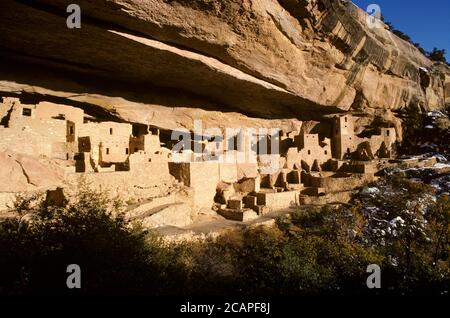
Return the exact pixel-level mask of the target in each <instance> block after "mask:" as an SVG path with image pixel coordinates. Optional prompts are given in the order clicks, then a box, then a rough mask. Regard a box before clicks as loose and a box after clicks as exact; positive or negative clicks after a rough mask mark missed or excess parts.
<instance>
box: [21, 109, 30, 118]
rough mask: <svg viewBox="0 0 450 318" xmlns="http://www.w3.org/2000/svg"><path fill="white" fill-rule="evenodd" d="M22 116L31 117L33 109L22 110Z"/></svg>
mask: <svg viewBox="0 0 450 318" xmlns="http://www.w3.org/2000/svg"><path fill="white" fill-rule="evenodd" d="M22 115H23V116H27V117H31V108H23V109H22Z"/></svg>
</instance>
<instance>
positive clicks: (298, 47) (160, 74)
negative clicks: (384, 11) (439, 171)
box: [0, 0, 450, 136]
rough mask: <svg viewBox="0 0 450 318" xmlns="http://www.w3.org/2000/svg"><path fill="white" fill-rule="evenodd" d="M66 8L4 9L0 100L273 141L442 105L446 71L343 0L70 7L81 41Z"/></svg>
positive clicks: (52, 1)
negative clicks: (300, 127)
mask: <svg viewBox="0 0 450 318" xmlns="http://www.w3.org/2000/svg"><path fill="white" fill-rule="evenodd" d="M72 2H73V1H64V0H35V1H25V0H17V1H13V0H4V1H2V3H1V10H0V45H1V51H2V53H1V54H2V59H1V60H2V62H1V64H2V65H1V73H0V75H1V76H0V91H1V92H2V93H10V94H16V95H20V94H21V95H24V96H27V97H33V96H34V97H35V98H37V99H47V100H48V99H52V98H53V99H57V101H58V102H61V103H66V104H73V103H78V102H82V103H84V104H85V105H89V107H94V108H95V107H97V108H99V109H101V110H106V111H107V112H109V113H112V114H114V115H116V116H118V117H121V118H122V119H125V120H128V121H133V122H142V123H146V124H152V125H155V126H158V127H161V128H164V129H175V128H177V127H180V126H182V127H187V128H192V126H193V120H194V119H202V120H203V121H204V123H205V125H206V126H219V127H229V126H242V125H245V126H250V127H252V126H277V127H279V128H282V129H283V128H285V127H288V128H289V126H292V125H296V124H297V120H307V119H320V117H321V116H323V115H326V114H328V113H336V112H340V111H360V112H363V113H366V114H368V115H370V117H373V116H385V117H386V118H390V120H392V119H393V118H394V117H393V116H391V114H390V110H393V111H396V110H398V109H401V108H404V107H407V106H409V105H411V104H412V105H415V106H418V107H420V108H422V109H423V110H435V109H438V108H440V107H442V106H444V105H445V102H446V98H447V102H448V98H449V96H448V95H450V94H449V92H448V90H449V82H450V72H449V69H448V68H447V67H446V66H443V65H434V64H433V63H432V62H431V61H429V60H428V59H427V58H426V57H425V56H423V55H422V54H421V53H420V52H419V51H418V50H417V49H416V48H415V47H414V46H412V45H410V44H409V43H407V42H405V41H403V40H401V39H399V38H398V37H396V36H395V35H393V34H392V33H391V32H390V31H389V30H388V28H387V27H385V26H382V27H381V28H373V29H370V28H369V27H368V26H367V22H366V14H365V13H364V12H363V11H362V10H359V9H358V8H357V7H356V6H354V5H353V4H352V3H351V2H349V1H331V0H318V1H316V0H309V1H307V0H278V1H276V0H226V1H225V0H222V1H220V0H147V1H144V0H109V1H100V0H98V1H87V0H79V1H77V3H78V4H79V5H80V7H81V10H82V11H81V12H82V28H81V29H68V28H67V27H66V18H67V16H68V13H66V7H67V5H68V4H69V3H72ZM446 87H447V96H446V95H445V93H446V92H445V90H446ZM394 121H395V118H394ZM397 127H398V123H397ZM288 128H287V129H288ZM399 135H400V136H401V134H399Z"/></svg>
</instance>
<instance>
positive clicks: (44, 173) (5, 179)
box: [0, 152, 64, 192]
mask: <svg viewBox="0 0 450 318" xmlns="http://www.w3.org/2000/svg"><path fill="white" fill-rule="evenodd" d="M63 177H64V172H63V170H62V169H60V168H59V167H58V166H57V165H56V164H52V163H51V162H50V161H47V160H39V159H37V158H34V157H31V156H27V155H19V154H13V153H9V152H0V180H1V182H0V192H22V191H30V190H39V189H45V188H50V187H56V186H58V185H60V184H61V183H62V180H63Z"/></svg>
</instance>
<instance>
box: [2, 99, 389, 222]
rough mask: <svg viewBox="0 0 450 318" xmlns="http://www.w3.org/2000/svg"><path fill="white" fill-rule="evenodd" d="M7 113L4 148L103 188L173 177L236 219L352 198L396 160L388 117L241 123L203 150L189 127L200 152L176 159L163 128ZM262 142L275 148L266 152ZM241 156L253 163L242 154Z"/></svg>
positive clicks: (50, 107) (44, 108)
mask: <svg viewBox="0 0 450 318" xmlns="http://www.w3.org/2000/svg"><path fill="white" fill-rule="evenodd" d="M0 118H1V126H0V151H13V152H15V153H19V154H26V155H30V156H34V157H40V158H47V159H49V160H54V161H57V162H58V163H59V165H60V166H62V167H63V168H64V179H65V180H75V178H77V177H78V176H80V175H83V176H86V177H87V178H88V179H89V180H90V181H92V182H94V183H95V184H101V186H103V187H105V188H108V187H113V188H114V187H116V188H118V187H131V188H132V187H135V188H136V185H135V184H134V183H133V182H136V180H143V182H147V183H148V182H150V183H151V185H150V184H149V185H148V186H140V187H141V188H142V189H144V188H145V189H147V190H148V189H150V188H152V189H153V188H158V187H162V186H163V185H164V184H172V183H174V182H175V183H177V184H179V185H180V186H181V187H184V188H185V189H188V195H187V196H188V197H189V200H190V203H191V205H192V206H195V207H197V208H199V209H201V208H208V209H214V210H215V211H216V212H217V213H218V214H220V215H222V216H224V217H225V218H228V219H232V220H237V221H247V220H251V219H254V218H256V217H258V216H261V215H264V214H265V213H268V212H271V211H278V210H283V209H289V208H290V207H293V206H298V205H302V204H327V203H334V202H346V201H348V200H349V198H350V195H351V191H352V190H354V189H355V188H357V187H359V186H362V185H363V184H365V183H367V182H370V181H372V180H374V178H375V174H376V173H377V172H378V171H379V170H380V169H381V168H382V167H383V166H384V165H387V164H389V162H392V159H393V158H394V156H395V145H396V141H397V133H396V129H395V128H394V127H393V126H391V125H390V124H389V123H385V124H384V125H381V126H380V125H377V127H378V128H375V129H374V128H371V127H368V128H366V129H364V130H363V131H360V132H359V133H358V132H357V131H355V130H356V128H355V127H356V126H355V123H356V122H357V121H358V120H359V119H361V118H360V117H358V116H357V115H356V114H350V113H348V114H336V115H332V116H329V118H327V120H326V121H325V122H303V123H301V125H299V127H297V129H295V130H293V131H279V133H277V134H276V135H271V134H269V135H266V136H262V135H260V134H259V135H257V136H247V135H246V134H242V132H243V130H241V131H239V132H238V133H237V134H236V135H235V136H232V137H231V138H228V137H229V136H228V137H227V138H223V139H222V140H220V139H216V140H212V141H210V140H211V138H210V136H200V137H201V145H200V147H195V145H194V142H195V140H196V138H194V134H191V137H192V140H190V141H189V144H191V145H192V149H194V151H192V150H183V151H181V154H182V156H183V158H184V160H182V161H180V160H179V158H178V159H177V160H175V159H174V149H175V145H176V143H177V142H178V140H169V139H168V138H167V137H164V138H162V137H161V134H160V130H159V129H158V128H157V127H154V126H151V125H144V124H138V123H125V122H114V121H101V120H97V119H96V118H94V117H92V116H89V115H87V114H85V113H84V111H83V110H82V109H80V108H77V107H72V106H66V105H59V104H54V103H50V102H40V103H38V104H36V105H28V104H22V103H21V102H20V100H19V99H18V98H12V97H4V98H3V102H2V103H0ZM358 127H361V126H360V125H358ZM167 133H168V132H165V134H166V135H167ZM197 137H199V136H197ZM162 139H163V140H162ZM197 139H198V138H197ZM273 140H276V141H277V142H276V143H275V145H278V148H279V149H275V148H273V145H274V144H273V143H271V141H273ZM264 141H265V142H266V143H267V142H268V141H269V144H268V147H267V149H268V150H269V152H268V153H267V151H261V149H264V147H262V146H261V145H262V143H263V142H264ZM271 145H272V146H271ZM272 148H273V149H272ZM195 149H200V152H201V155H200V156H198V154H196V153H195ZM218 149H221V152H220V153H221V154H220V155H219V156H218V155H217V153H215V152H216V151H217V150H218ZM267 149H266V150H267ZM230 155H231V158H234V159H232V160H231V161H230V160H229V158H230ZM239 155H243V157H244V158H246V160H245V161H242V160H237V159H236V158H238V157H239ZM224 156H227V158H228V159H227V160H222V159H223V157H224ZM199 158H200V159H199ZM267 165H269V167H270V168H272V169H271V170H270V169H269V170H268V169H267ZM142 189H141V190H142ZM145 189H144V190H145ZM119 192H120V191H119ZM119 194H120V193H119ZM164 195H166V196H167V195H168V194H167V193H166V194H159V197H164ZM144 198H145V195H144ZM178 203H179V202H177V199H176V198H174V199H173V200H172V201H170V204H178ZM179 208H181V207H179ZM172 213H181V212H180V211H179V210H178V212H177V210H176V209H175V210H174V211H173V212H172Z"/></svg>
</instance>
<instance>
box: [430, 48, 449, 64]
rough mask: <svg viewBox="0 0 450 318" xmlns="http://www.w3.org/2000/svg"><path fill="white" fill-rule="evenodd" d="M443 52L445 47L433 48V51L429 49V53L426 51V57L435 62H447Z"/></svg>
mask: <svg viewBox="0 0 450 318" xmlns="http://www.w3.org/2000/svg"><path fill="white" fill-rule="evenodd" d="M445 54H446V51H445V49H442V50H440V49H438V48H436V47H435V48H433V51H431V52H430V53H428V58H429V59H430V60H432V61H435V62H443V63H447V59H446V58H445Z"/></svg>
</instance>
